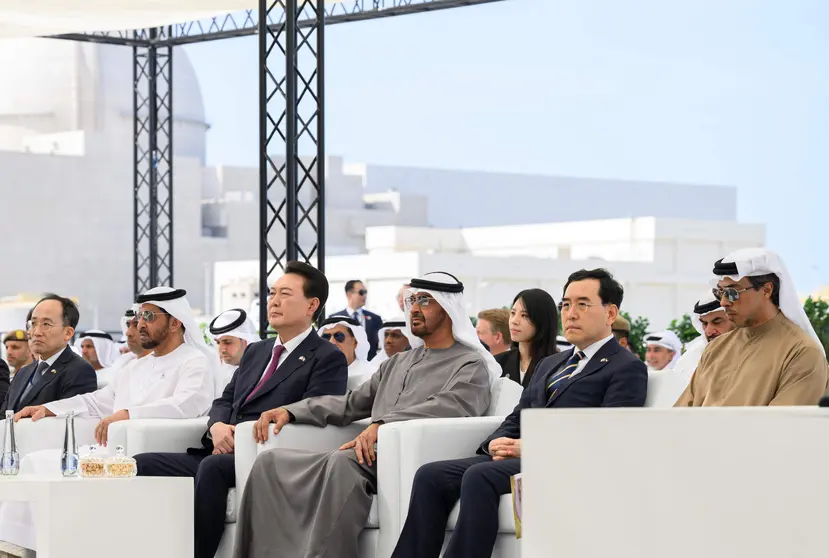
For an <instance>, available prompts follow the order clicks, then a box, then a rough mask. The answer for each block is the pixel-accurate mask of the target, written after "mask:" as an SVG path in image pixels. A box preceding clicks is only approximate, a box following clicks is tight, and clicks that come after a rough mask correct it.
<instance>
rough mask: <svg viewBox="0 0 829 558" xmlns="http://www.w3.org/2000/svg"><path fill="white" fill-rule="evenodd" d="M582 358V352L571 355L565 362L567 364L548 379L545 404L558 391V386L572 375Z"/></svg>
mask: <svg viewBox="0 0 829 558" xmlns="http://www.w3.org/2000/svg"><path fill="white" fill-rule="evenodd" d="M583 358H584V352H583V351H579V352H577V353H573V356H571V357H570V359H569V360H568V361H567V364H565V365H564V368H562V369H561V370H559V371H558V373H557V374H556V375H555V376H553V377H552V378H550V383H549V384H547V403H549V402H550V400H551V399H552V398H553V396H554V395H555V394H556V391H558V385H559V384H560V383H561V382H562V381H563V380H566V379H567V378H569V377H570V376H572V375H573V372H575V371H576V369H577V368H578V367H579V363H580V362H581V361H582V359H583Z"/></svg>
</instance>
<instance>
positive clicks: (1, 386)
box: [0, 358, 11, 401]
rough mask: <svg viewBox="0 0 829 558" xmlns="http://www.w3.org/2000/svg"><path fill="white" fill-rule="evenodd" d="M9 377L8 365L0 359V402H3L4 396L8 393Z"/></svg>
mask: <svg viewBox="0 0 829 558" xmlns="http://www.w3.org/2000/svg"><path fill="white" fill-rule="evenodd" d="M10 377H11V373H10V371H9V365H8V364H6V361H5V360H3V359H2V358H0V401H4V400H5V399H6V394H7V393H9V383H10V380H9V378H10Z"/></svg>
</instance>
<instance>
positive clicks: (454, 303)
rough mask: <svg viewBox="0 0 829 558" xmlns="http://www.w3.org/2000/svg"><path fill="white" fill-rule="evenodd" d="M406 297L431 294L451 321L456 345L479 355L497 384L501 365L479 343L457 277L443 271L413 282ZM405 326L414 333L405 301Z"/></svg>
mask: <svg viewBox="0 0 829 558" xmlns="http://www.w3.org/2000/svg"><path fill="white" fill-rule="evenodd" d="M410 285H411V286H410V288H409V289H408V291H407V293H408V295H409V296H411V295H414V294H417V293H428V294H430V295H432V298H434V299H435V301H436V302H437V303H438V304H440V307H441V308H443V310H444V311H445V312H446V313H447V314H448V315H449V319H451V320H452V336H453V337H454V338H455V341H457V342H458V343H461V344H462V345H466V346H467V347H469V348H470V349H473V350H474V351H476V352H477V353H478V354H479V355H481V358H482V359H483V360H484V362H485V363H486V367H487V370H489V377H490V383H494V382H495V381H496V380H497V379H498V378H500V377H501V374H502V373H503V371H502V369H501V365H500V364H498V362H497V361H496V360H495V357H493V356H492V355H491V354H490V353H489V351H488V350H486V347H484V345H483V344H482V343H481V340H480V339H478V334H477V333H476V332H475V326H473V325H472V321H471V320H470V319H469V316H468V315H467V313H466V308H465V306H464V303H463V283H461V282H460V281H458V279H457V277H455V276H454V275H451V274H449V273H446V272H443V271H435V272H432V273H427V274H426V275H424V276H422V277H420V278H417V279H412V280H411V281H410ZM406 325H407V326H408V327H409V329H411V325H412V317H411V305H410V304H409V302H408V296H407V301H406Z"/></svg>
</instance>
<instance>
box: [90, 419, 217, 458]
mask: <svg viewBox="0 0 829 558" xmlns="http://www.w3.org/2000/svg"><path fill="white" fill-rule="evenodd" d="M206 431H207V417H199V418H193V419H130V420H122V421H119V422H114V423H112V424H110V425H109V432H108V435H107V438H108V440H107V447H109V448H114V447H115V446H124V451H125V452H126V454H127V455H137V454H139V453H149V452H174V453H180V452H183V451H185V450H187V448H198V447H201V438H202V436H203V435H204V433H205V432H206Z"/></svg>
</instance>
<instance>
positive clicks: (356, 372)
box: [317, 316, 377, 389]
mask: <svg viewBox="0 0 829 558" xmlns="http://www.w3.org/2000/svg"><path fill="white" fill-rule="evenodd" d="M317 333H319V336H320V337H322V338H323V339H324V340H326V341H328V342H329V343H333V344H334V345H335V346H336V347H337V348H338V349H339V350H340V351H342V353H343V354H344V355H345V361H346V362H347V363H348V389H356V388H358V387H359V386H360V384H362V383H363V382H365V381H366V380H368V379H369V378H371V375H372V374H374V373H375V372H376V371H377V365H376V364H373V363H370V362H369V361H368V350H369V342H368V336H367V335H366V330H365V329H364V328H363V326H362V325H360V322H358V321H357V320H355V319H354V318H349V317H348V316H331V317H329V318H328V319H326V320H325V321H324V322H322V326H320V328H319V330H318V331H317Z"/></svg>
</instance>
